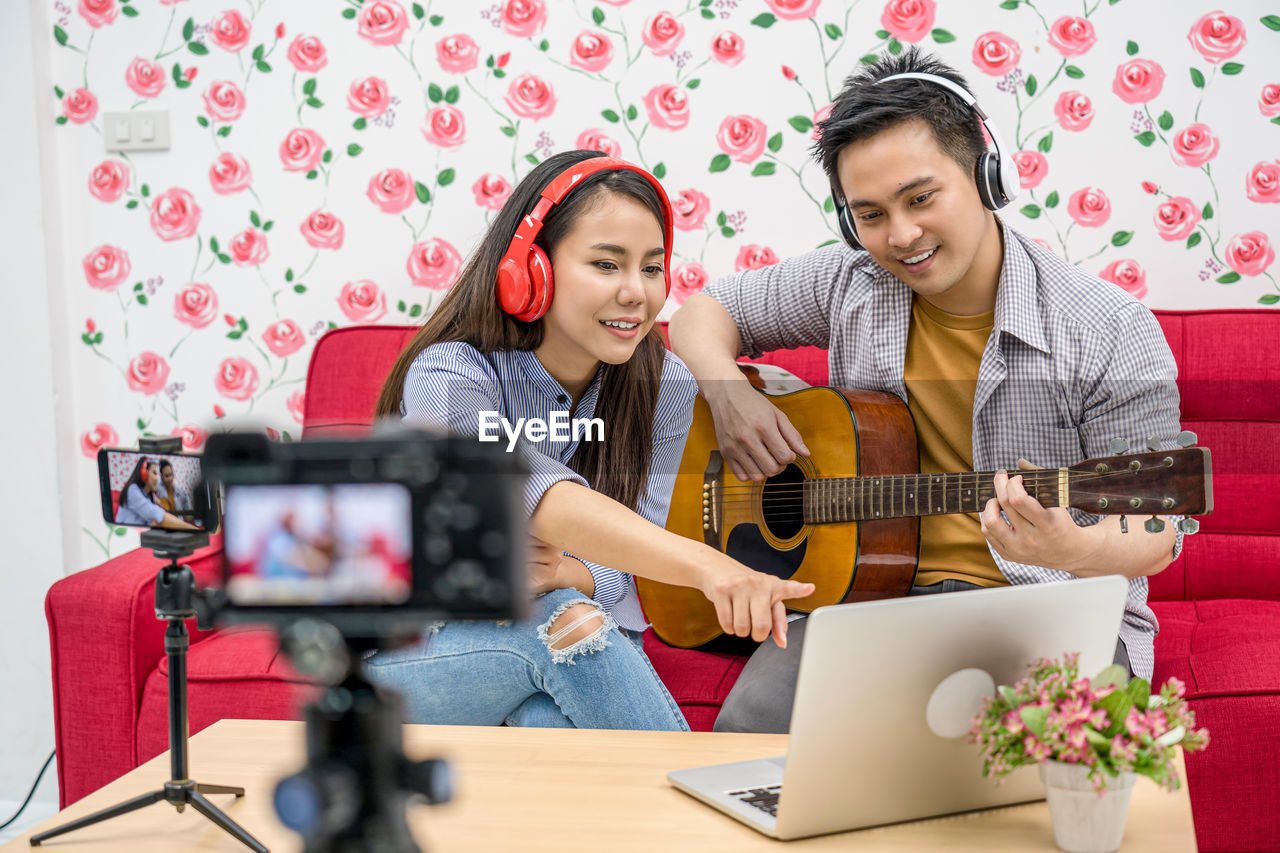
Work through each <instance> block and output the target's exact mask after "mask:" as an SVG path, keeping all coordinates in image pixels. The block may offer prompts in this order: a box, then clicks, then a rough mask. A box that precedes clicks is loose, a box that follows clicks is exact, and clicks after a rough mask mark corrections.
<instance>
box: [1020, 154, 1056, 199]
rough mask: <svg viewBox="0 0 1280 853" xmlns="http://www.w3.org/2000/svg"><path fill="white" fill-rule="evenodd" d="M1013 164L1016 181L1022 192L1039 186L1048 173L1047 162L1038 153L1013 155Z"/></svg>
mask: <svg viewBox="0 0 1280 853" xmlns="http://www.w3.org/2000/svg"><path fill="white" fill-rule="evenodd" d="M1013 162H1014V163H1015V164H1016V165H1017V167H1018V181H1019V183H1020V184H1021V185H1022V189H1024V190H1029V189H1034V188H1035V187H1038V186H1040V182H1041V181H1043V180H1044V176H1045V175H1046V174H1048V172H1049V161H1048V160H1046V159H1045V156H1044V155H1043V154H1041V153H1040V152H1039V151H1018V152H1016V153H1015V154H1014V155H1013Z"/></svg>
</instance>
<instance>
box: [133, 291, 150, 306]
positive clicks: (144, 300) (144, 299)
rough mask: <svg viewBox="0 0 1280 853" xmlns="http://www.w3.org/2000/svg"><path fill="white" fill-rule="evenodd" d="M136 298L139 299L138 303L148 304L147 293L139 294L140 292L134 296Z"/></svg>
mask: <svg viewBox="0 0 1280 853" xmlns="http://www.w3.org/2000/svg"><path fill="white" fill-rule="evenodd" d="M134 298H135V299H137V300H138V304H139V305H146V304H147V295H146V294H145V293H139V294H138V295H137V296H136V297H134Z"/></svg>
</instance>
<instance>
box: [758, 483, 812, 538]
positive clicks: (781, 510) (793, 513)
mask: <svg viewBox="0 0 1280 853" xmlns="http://www.w3.org/2000/svg"><path fill="white" fill-rule="evenodd" d="M803 484H804V472H803V471H801V470H800V469H799V468H798V467H796V466H795V465H788V466H787V467H786V469H785V470H784V471H783V472H782V473H781V474H779V475H777V476H776V477H770V478H769V479H768V480H765V483H764V490H763V492H762V494H761V498H760V500H761V510H762V512H763V515H764V524H765V527H767V528H769V532H770V533H772V534H773V535H774V536H776V537H777V538H779V539H790V538H791V537H792V536H795V535H796V534H797V533H799V532H800V529H801V528H802V527H804V495H803V489H802V486H803Z"/></svg>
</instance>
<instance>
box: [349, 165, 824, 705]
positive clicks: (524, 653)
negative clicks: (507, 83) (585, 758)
mask: <svg viewBox="0 0 1280 853" xmlns="http://www.w3.org/2000/svg"><path fill="white" fill-rule="evenodd" d="M671 243H672V213H671V205H670V202H669V201H668V200H667V197H666V194H665V193H664V192H663V190H662V187H661V185H660V184H659V183H658V181H657V179H656V178H654V177H653V176H652V175H650V174H649V173H648V172H645V171H644V170H643V169H640V168H638V167H636V166H633V165H631V164H629V163H625V162H623V161H620V160H615V159H611V158H607V157H604V156H602V155H601V154H599V152H591V151H571V152H566V153H562V154H557V155H555V156H553V157H550V158H548V159H547V160H545V161H543V162H542V163H541V164H540V165H539V166H538V167H537V168H535V169H534V170H533V171H532V172H531V173H530V174H529V175H528V177H526V178H525V179H524V180H523V181H522V182H521V183H520V184H519V186H517V187H516V188H515V190H514V191H513V192H512V195H511V198H510V199H509V200H508V202H507V204H506V205H505V206H504V207H503V209H502V210H501V211H500V212H499V214H498V216H497V218H496V219H495V220H494V222H493V224H492V226H491V227H490V229H489V231H488V232H487V233H486V235H485V236H484V238H483V240H482V241H481V244H480V246H479V248H478V249H477V250H476V253H475V254H474V255H473V256H472V258H471V260H470V261H469V262H468V263H467V265H466V267H465V268H464V269H463V271H462V275H461V276H460V278H459V280H458V283H457V284H455V285H454V287H453V289H452V290H451V291H450V292H449V294H448V296H446V297H445V299H444V300H443V301H442V302H441V303H440V305H439V307H438V308H437V309H436V311H435V313H433V314H432V316H431V318H430V319H429V320H428V321H427V322H426V324H425V325H424V326H423V327H422V329H421V330H420V331H419V332H418V333H417V334H416V335H415V336H414V338H413V340H412V341H411V342H410V344H409V346H408V347H407V348H406V350H405V351H404V352H403V353H402V354H401V356H400V358H399V360H398V361H397V362H396V365H395V367H394V368H393V369H392V371H391V374H390V376H389V377H388V378H387V381H386V383H385V384H384V385H383V389H382V394H381V396H380V398H379V400H378V408H377V411H378V414H379V415H390V416H397V415H398V416H401V417H403V418H404V419H405V420H406V421H407V422H409V423H415V424H420V425H424V426H434V427H444V428H447V429H449V430H451V431H453V432H456V433H462V434H470V435H478V434H479V432H480V430H481V423H480V419H481V417H482V413H495V412H496V413H497V416H498V417H500V418H501V419H502V420H503V421H505V422H507V423H508V424H512V425H514V424H516V423H517V422H518V421H519V419H521V418H525V419H533V418H540V419H542V420H543V421H545V422H547V423H553V422H554V416H555V415H556V413H562V414H563V416H565V417H568V418H571V419H574V420H576V419H580V418H599V419H601V420H602V421H603V423H604V436H603V438H604V440H603V441H589V440H586V438H587V437H583V440H581V441H578V440H573V437H572V436H570V439H569V440H554V436H552V437H551V440H546V441H540V442H537V443H532V442H529V441H523V442H521V450H522V452H524V454H525V457H526V459H527V460H528V461H529V465H530V469H531V476H530V478H529V481H528V484H527V486H526V489H525V493H524V502H525V506H526V508H527V510H528V512H529V531H530V533H531V535H532V537H533V543H532V546H531V554H530V558H529V582H530V587H531V589H532V591H533V592H534V594H535V596H536V597H535V599H534V601H533V603H532V606H531V612H530V619H529V620H528V621H527V622H523V623H516V624H505V623H479V622H453V623H448V624H446V625H444V626H443V627H440V628H438V629H436V630H432V631H429V632H428V633H427V634H426V635H425V636H424V638H423V641H422V642H421V643H420V644H419V645H417V646H415V647H412V648H409V649H405V650H399V651H396V652H383V653H379V654H378V655H375V656H374V657H373V658H371V659H370V660H369V671H370V674H371V677H372V678H373V679H374V680H375V681H378V682H379V683H381V684H384V685H387V686H390V687H394V688H395V689H397V690H398V691H400V692H401V693H402V694H403V695H404V697H405V700H406V705H407V710H408V719H409V720H410V721H411V722H433V723H455V724H482V725H483V724H489V725H497V724H501V723H503V722H506V723H509V724H514V725H543V726H577V727H583V728H638V729H686V728H687V724H686V723H685V720H684V717H683V715H682V714H681V712H680V710H679V708H678V707H677V706H676V704H675V702H674V701H673V700H672V699H671V696H670V694H668V693H667V691H666V688H665V687H663V685H662V682H661V681H660V680H659V679H658V677H657V675H656V674H655V673H654V672H653V668H652V667H651V666H650V665H649V661H648V659H647V658H646V657H645V655H644V653H643V651H642V650H641V648H640V632H641V631H643V629H644V627H645V622H644V618H643V615H642V614H641V611H640V606H639V601H638V599H637V598H636V593H635V586H634V584H633V582H632V578H631V575H641V576H643V577H647V578H652V579H653V580H657V581H662V582H665V583H671V584H679V585H683V586H690V587H695V588H697V589H700V590H701V591H702V592H703V593H704V594H706V596H707V597H708V598H709V599H710V600H711V601H712V602H713V603H714V604H715V605H716V611H717V613H718V615H719V617H720V622H721V625H722V627H724V629H725V630H726V631H727V632H730V633H735V634H737V635H739V636H746V635H748V634H750V635H751V636H753V637H754V638H755V639H757V640H764V639H765V638H766V637H767V636H769V634H770V633H772V634H773V635H774V637H775V638H776V639H777V641H778V642H779V643H782V644H785V633H786V618H785V610H784V607H783V604H782V600H783V599H784V598H798V597H801V596H805V595H808V594H809V593H810V592H812V590H813V588H812V585H811V584H800V583H796V582H794V581H784V580H779V579H778V578H775V577H773V576H771V575H765V574H761V573H759V572H754V571H751V570H750V569H748V568H746V567H745V566H743V565H741V564H740V563H738V562H736V561H734V560H732V559H731V558H729V557H727V556H725V555H724V554H721V553H720V552H718V551H716V550H715V549H713V548H710V547H708V546H706V545H704V544H702V543H700V542H694V541H693V540H690V539H685V538H683V537H680V536H676V535H674V534H671V533H668V532H667V531H666V530H664V529H663V528H662V526H661V525H662V524H663V523H665V520H666V515H667V509H668V507H669V506H670V501H671V490H672V487H673V486H674V483H675V472H676V470H677V467H678V465H679V461H680V456H681V453H682V452H683V449H684V442H685V438H686V434H687V431H688V427H689V424H690V422H691V421H692V408H693V398H694V396H695V394H696V391H697V389H696V386H695V385H694V383H693V381H692V378H691V376H690V374H689V372H688V370H687V369H686V368H685V367H684V365H683V364H682V363H681V362H680V360H679V359H677V358H676V357H675V356H674V355H672V354H670V353H668V352H667V351H666V348H665V347H664V346H663V343H662V340H661V337H660V336H659V335H658V334H657V333H656V332H653V333H652V334H651V330H652V328H653V323H654V320H655V319H656V317H657V315H658V312H659V310H661V308H662V305H663V302H664V301H665V299H666V294H667V292H668V291H669V289H670V261H671V248H672V247H671ZM488 417H489V418H490V419H491V420H490V422H492V418H493V416H492V415H488ZM490 434H492V433H491V432H490ZM588 437H594V436H590V434H588ZM505 440H506V439H505V437H504V438H503V441H505ZM569 664H572V665H569Z"/></svg>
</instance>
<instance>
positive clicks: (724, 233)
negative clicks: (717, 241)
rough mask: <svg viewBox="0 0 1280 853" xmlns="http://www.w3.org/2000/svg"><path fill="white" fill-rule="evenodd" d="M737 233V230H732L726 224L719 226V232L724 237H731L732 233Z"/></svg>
mask: <svg viewBox="0 0 1280 853" xmlns="http://www.w3.org/2000/svg"><path fill="white" fill-rule="evenodd" d="M737 233H738V232H737V231H734V230H733V229H732V228H730V227H729V226H728V225H726V226H724V227H723V228H721V229H720V234H721V236H723V237H726V238H732V237H733V235H734V234H737Z"/></svg>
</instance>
